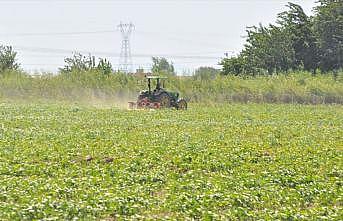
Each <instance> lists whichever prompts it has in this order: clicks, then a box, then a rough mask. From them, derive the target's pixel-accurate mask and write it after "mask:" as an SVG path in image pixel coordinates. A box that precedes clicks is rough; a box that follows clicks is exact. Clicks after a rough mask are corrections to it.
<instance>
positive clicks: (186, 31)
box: [0, 0, 315, 73]
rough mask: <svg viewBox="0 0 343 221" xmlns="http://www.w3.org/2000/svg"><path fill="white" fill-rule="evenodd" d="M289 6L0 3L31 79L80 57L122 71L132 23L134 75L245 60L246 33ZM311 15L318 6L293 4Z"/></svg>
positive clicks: (1, 37)
mask: <svg viewBox="0 0 343 221" xmlns="http://www.w3.org/2000/svg"><path fill="white" fill-rule="evenodd" d="M288 1H290V0H250V1H249V0H241V1H238V0H226V1H224V0H222V1H220V0H198V1H194V0H174V1H172V0H165V1H158V0H140V1H138V0H126V1H124V0H83V1H81V0H68V1H67V0H0V44H7V45H13V46H14V48H15V50H16V51H17V52H18V54H19V56H18V58H19V62H20V63H21V64H22V67H23V68H24V69H25V70H27V71H53V72H56V71H57V69H58V67H62V66H63V63H64V61H63V59H64V58H65V57H67V56H71V55H72V52H73V51H80V52H83V53H88V52H89V53H91V54H92V55H95V56H97V57H104V58H109V59H110V61H111V62H112V63H113V66H114V67H115V68H117V67H118V63H119V54H120V48H121V35H120V32H119V31H118V30H117V29H116V26H117V25H118V24H119V23H120V21H123V22H132V23H134V25H135V26H136V29H135V31H134V32H133V34H132V38H131V49H132V55H133V63H134V68H137V67H139V66H140V67H143V68H149V67H150V66H151V56H164V57H166V58H167V59H169V60H171V61H173V63H174V64H175V67H176V69H177V71H178V72H179V73H182V72H190V71H193V70H194V69H195V68H197V67H199V66H214V67H218V66H216V64H217V63H218V62H219V60H220V57H223V56H224V53H225V52H229V54H233V53H235V54H236V53H238V52H239V51H240V50H241V49H242V47H243V44H244V39H243V38H242V36H244V35H245V29H246V27H247V26H252V25H258V23H259V22H261V23H262V24H268V23H273V22H274V21H275V19H276V16H277V14H278V13H279V12H282V11H284V10H285V9H286V7H285V5H286V4H287V2H288ZM292 2H294V3H297V4H300V5H301V6H303V8H304V10H305V12H306V13H308V14H311V9H312V8H313V7H314V6H315V0H294V1H292Z"/></svg>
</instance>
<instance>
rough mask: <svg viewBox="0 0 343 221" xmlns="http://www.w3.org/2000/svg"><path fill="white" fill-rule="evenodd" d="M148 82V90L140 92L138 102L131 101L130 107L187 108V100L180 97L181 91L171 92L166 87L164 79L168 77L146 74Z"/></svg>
mask: <svg viewBox="0 0 343 221" xmlns="http://www.w3.org/2000/svg"><path fill="white" fill-rule="evenodd" d="M146 79H147V82H148V90H145V91H142V92H140V94H139V95H138V99H137V103H134V102H129V105H130V108H134V107H137V108H139V109H143V108H153V109H160V108H173V107H174V108H176V109H178V110H186V109H187V102H186V100H185V99H183V98H179V93H177V92H170V91H166V90H165V89H164V81H165V79H167V78H166V77H161V76H146ZM153 80H155V81H156V87H155V89H154V90H152V81H153Z"/></svg>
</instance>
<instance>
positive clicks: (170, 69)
mask: <svg viewBox="0 0 343 221" xmlns="http://www.w3.org/2000/svg"><path fill="white" fill-rule="evenodd" d="M152 63H153V64H152V69H151V70H152V72H153V73H166V74H172V75H175V69H174V65H173V63H172V62H168V61H167V59H166V58H158V57H152Z"/></svg>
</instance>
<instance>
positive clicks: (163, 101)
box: [157, 93, 171, 108]
mask: <svg viewBox="0 0 343 221" xmlns="http://www.w3.org/2000/svg"><path fill="white" fill-rule="evenodd" d="M157 102H159V103H160V106H161V108H169V107H170V105H171V99H170V97H169V95H168V94H167V93H162V94H160V95H158V96H157Z"/></svg>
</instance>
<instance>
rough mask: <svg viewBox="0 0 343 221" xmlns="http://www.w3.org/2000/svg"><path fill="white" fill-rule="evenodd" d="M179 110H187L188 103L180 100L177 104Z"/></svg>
mask: <svg viewBox="0 0 343 221" xmlns="http://www.w3.org/2000/svg"><path fill="white" fill-rule="evenodd" d="M177 109H178V110H187V102H186V101H185V99H180V100H179V101H178V102H177Z"/></svg>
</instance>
